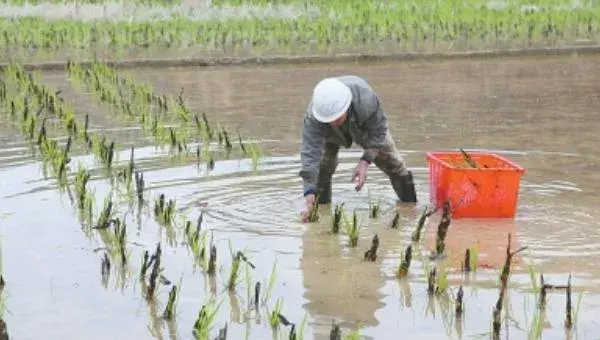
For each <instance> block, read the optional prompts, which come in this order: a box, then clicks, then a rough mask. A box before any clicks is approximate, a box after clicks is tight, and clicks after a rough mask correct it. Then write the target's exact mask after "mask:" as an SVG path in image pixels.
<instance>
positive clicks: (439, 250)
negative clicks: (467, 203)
mask: <svg viewBox="0 0 600 340" xmlns="http://www.w3.org/2000/svg"><path fill="white" fill-rule="evenodd" d="M450 222H451V213H450V201H449V200H447V201H446V202H445V203H444V210H443V212H442V218H441V220H440V223H439V225H438V230H437V236H436V240H435V255H437V256H442V255H443V254H444V250H445V248H446V244H445V240H446V234H447V233H448V227H449V226H450Z"/></svg>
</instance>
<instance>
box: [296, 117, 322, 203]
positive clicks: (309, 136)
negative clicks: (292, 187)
mask: <svg viewBox="0 0 600 340" xmlns="http://www.w3.org/2000/svg"><path fill="white" fill-rule="evenodd" d="M325 138H326V137H325V126H324V125H323V124H320V123H319V122H317V121H315V120H314V119H312V117H311V116H310V114H309V113H308V112H307V113H306V114H305V115H304V118H303V121H302V141H301V146H300V161H301V163H302V169H301V170H300V172H299V175H300V177H301V178H302V180H303V191H304V196H306V195H308V194H311V193H312V194H314V195H316V194H317V175H318V172H319V164H320V162H321V155H322V153H323V147H324V146H325Z"/></svg>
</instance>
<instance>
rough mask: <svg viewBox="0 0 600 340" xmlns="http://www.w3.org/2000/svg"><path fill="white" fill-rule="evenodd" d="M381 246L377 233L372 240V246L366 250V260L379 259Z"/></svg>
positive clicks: (373, 260)
mask: <svg viewBox="0 0 600 340" xmlns="http://www.w3.org/2000/svg"><path fill="white" fill-rule="evenodd" d="M378 248H379V236H377V234H375V236H373V240H372V241H371V247H370V248H369V249H368V250H367V251H365V260H366V261H371V262H375V261H377V249H378Z"/></svg>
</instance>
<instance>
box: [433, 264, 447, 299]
mask: <svg viewBox="0 0 600 340" xmlns="http://www.w3.org/2000/svg"><path fill="white" fill-rule="evenodd" d="M439 268H440V269H439V271H438V272H437V273H436V274H437V275H436V276H437V287H436V288H435V292H436V294H438V295H441V294H443V293H445V292H446V289H448V270H447V268H446V266H445V265H444V264H442V265H440V267H439Z"/></svg>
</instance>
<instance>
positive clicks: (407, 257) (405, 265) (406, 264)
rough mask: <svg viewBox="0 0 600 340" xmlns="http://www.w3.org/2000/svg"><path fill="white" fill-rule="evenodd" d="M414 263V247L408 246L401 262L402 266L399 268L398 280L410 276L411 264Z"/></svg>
mask: <svg viewBox="0 0 600 340" xmlns="http://www.w3.org/2000/svg"><path fill="white" fill-rule="evenodd" d="M411 261H412V245H410V244H409V245H408V247H406V250H405V251H404V258H403V259H402V260H401V261H400V266H399V267H398V273H397V276H398V278H403V277H406V275H408V270H409V269H410V262H411Z"/></svg>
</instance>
